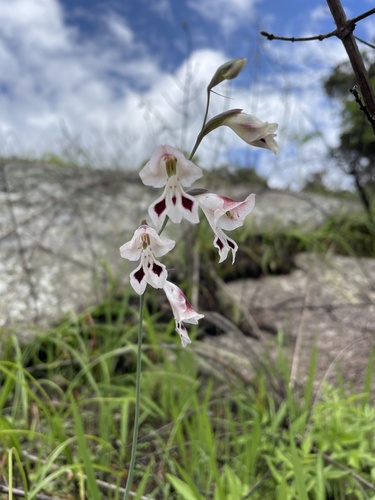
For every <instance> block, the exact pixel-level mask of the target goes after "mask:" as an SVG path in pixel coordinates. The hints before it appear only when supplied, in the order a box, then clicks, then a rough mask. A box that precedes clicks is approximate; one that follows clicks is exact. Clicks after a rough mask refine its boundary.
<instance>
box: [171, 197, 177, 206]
mask: <svg viewBox="0 0 375 500" xmlns="http://www.w3.org/2000/svg"><path fill="white" fill-rule="evenodd" d="M172 203H173V205H174V206H176V203H177V198H176V196H175V195H173V196H172Z"/></svg>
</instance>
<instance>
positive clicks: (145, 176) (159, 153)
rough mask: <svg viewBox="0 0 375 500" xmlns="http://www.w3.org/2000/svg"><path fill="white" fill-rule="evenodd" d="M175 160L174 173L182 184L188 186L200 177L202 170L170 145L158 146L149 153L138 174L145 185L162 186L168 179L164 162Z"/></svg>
mask: <svg viewBox="0 0 375 500" xmlns="http://www.w3.org/2000/svg"><path fill="white" fill-rule="evenodd" d="M169 159H175V160H176V175H177V177H178V179H179V181H180V182H181V184H182V185H183V186H190V185H191V184H192V183H193V182H195V181H196V180H197V179H199V178H200V177H202V170H201V168H199V167H198V166H197V165H195V163H193V162H192V161H190V160H188V159H186V158H185V156H184V155H183V154H182V153H181V152H180V151H178V149H175V148H173V147H172V146H168V145H164V146H158V147H157V148H156V149H155V150H154V152H153V153H152V155H151V158H150V160H149V161H148V162H147V163H146V165H145V166H144V167H143V168H142V170H141V171H140V173H139V175H140V177H141V179H142V182H143V184H145V185H146V186H153V187H163V186H165V185H166V183H167V180H168V173H167V168H166V162H167V161H168V160H169Z"/></svg>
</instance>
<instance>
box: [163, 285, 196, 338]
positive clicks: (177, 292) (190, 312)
mask: <svg viewBox="0 0 375 500" xmlns="http://www.w3.org/2000/svg"><path fill="white" fill-rule="evenodd" d="M163 290H164V291H165V294H166V296H167V298H168V300H169V302H170V304H171V307H172V311H173V316H174V318H175V322H176V331H177V333H178V334H179V335H180V338H181V342H182V346H183V347H185V346H186V345H187V344H190V343H191V340H190V339H189V335H188V333H187V331H186V328H185V326H184V325H183V323H182V322H183V321H185V322H186V323H193V324H198V320H200V319H201V318H203V317H204V316H203V314H199V313H197V312H196V311H195V309H194V308H193V307H192V305H191V304H190V302H189V301H188V299H187V298H186V297H185V295H184V293H183V291H182V290H181V289H180V288H178V286H177V285H174V284H173V283H171V282H170V281H166V282H165V284H164V286H163Z"/></svg>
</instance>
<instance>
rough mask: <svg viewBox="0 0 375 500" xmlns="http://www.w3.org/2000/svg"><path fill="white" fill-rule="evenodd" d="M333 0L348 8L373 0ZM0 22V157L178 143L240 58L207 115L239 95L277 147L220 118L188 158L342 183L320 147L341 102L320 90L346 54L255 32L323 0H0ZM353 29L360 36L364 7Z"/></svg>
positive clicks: (281, 182) (116, 159)
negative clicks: (224, 71) (272, 128)
mask: <svg viewBox="0 0 375 500" xmlns="http://www.w3.org/2000/svg"><path fill="white" fill-rule="evenodd" d="M343 6H344V9H345V11H346V14H347V16H348V17H355V16H357V15H359V14H361V13H362V12H365V11H367V10H369V9H371V8H373V0H347V1H343ZM0 26H1V29H0V156H3V157H4V156H5V157H9V156H23V157H29V158H43V157H44V158H45V157H48V155H57V156H60V157H63V158H66V159H68V160H69V159H71V160H73V161H75V162H78V163H81V164H90V165H92V166H94V167H98V168H99V167H116V168H129V169H138V168H139V167H140V166H141V165H142V164H143V163H144V162H145V161H147V159H148V158H149V156H150V154H151V153H152V151H153V149H154V148H155V147H156V146H157V145H158V144H169V145H171V146H174V147H177V148H180V149H182V150H183V151H187V152H189V151H190V150H191V148H192V146H193V144H194V142H195V137H196V135H197V133H198V132H199V129H200V126H201V123H202V119H203V114H204V108H205V95H206V90H205V89H206V86H207V84H208V83H209V81H210V80H211V77H212V76H213V74H214V73H215V71H216V69H217V68H218V66H220V65H221V64H222V63H224V62H225V61H227V60H230V59H233V58H236V57H246V58H247V59H248V64H247V66H246V68H245V69H244V70H243V71H242V73H241V74H240V76H239V77H238V78H237V79H236V80H233V81H231V82H223V83H222V84H220V86H218V87H217V88H216V90H217V92H218V93H219V94H220V95H214V96H213V99H212V107H211V109H210V116H213V115H214V114H217V113H220V112H222V111H224V110H226V109H229V108H241V109H243V110H244V112H246V113H249V114H253V115H256V116H257V117H258V118H260V119H261V120H263V121H268V122H277V123H278V124H279V128H278V136H277V140H278V143H279V147H280V152H279V153H278V154H277V155H276V156H275V155H273V153H272V152H270V151H267V150H263V149H258V148H253V147H250V146H248V145H246V144H244V143H243V142H241V140H240V139H239V138H237V136H236V135H235V134H234V133H233V132H232V131H231V130H230V129H228V128H227V127H220V128H219V129H217V130H215V131H214V132H212V133H211V134H210V135H209V136H207V137H206V138H205V140H204V141H203V142H202V145H201V146H200V148H199V150H198V160H197V162H199V165H200V166H202V167H204V168H216V167H219V166H221V165H236V166H241V167H246V168H247V167H254V168H256V170H257V172H258V173H259V174H260V175H263V176H265V177H266V178H267V179H268V182H269V184H270V186H271V187H278V188H287V187H288V188H291V189H298V188H300V187H301V186H302V184H303V182H304V181H305V180H306V179H308V178H309V177H310V176H311V175H312V174H313V173H314V172H323V173H324V176H325V181H326V183H327V185H328V186H330V187H336V188H349V187H350V185H351V184H350V183H351V180H350V179H349V178H346V177H345V176H343V175H342V174H341V173H340V171H339V170H338V169H337V167H336V166H335V165H334V164H333V163H332V160H330V159H329V158H328V151H329V149H330V148H332V147H334V146H335V145H337V142H338V137H339V131H340V130H339V125H340V114H339V107H338V104H337V103H335V102H333V101H332V100H330V99H328V98H327V97H326V96H325V94H324V92H323V90H322V81H323V79H324V78H326V77H327V75H329V74H330V72H331V71H332V69H333V68H334V67H335V65H336V64H338V63H340V62H342V61H345V60H346V54H345V52H344V49H343V47H342V44H341V42H340V41H339V40H338V39H337V38H334V37H333V38H330V39H328V40H325V41H323V42H319V41H315V42H304V43H291V42H282V41H269V40H267V39H265V38H264V37H262V36H261V35H260V34H259V32H260V31H261V30H264V31H268V32H271V33H274V34H277V35H283V36H310V35H317V34H320V33H326V32H329V31H332V30H333V29H334V28H335V26H334V22H333V19H332V17H331V15H330V12H329V9H328V7H327V5H326V2H325V0H304V1H301V0H284V1H282V2H281V1H280V0H0ZM355 33H356V34H357V35H358V36H359V37H361V38H363V39H365V40H367V41H369V42H373V41H374V33H375V16H372V17H369V18H368V19H366V20H363V21H361V22H360V23H358V25H357V28H356V31H355ZM364 47H365V46H364V45H360V48H361V50H364Z"/></svg>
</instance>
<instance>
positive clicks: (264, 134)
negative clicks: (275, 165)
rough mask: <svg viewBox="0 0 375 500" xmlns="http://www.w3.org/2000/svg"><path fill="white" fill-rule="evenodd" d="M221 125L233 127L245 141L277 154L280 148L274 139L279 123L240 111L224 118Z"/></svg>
mask: <svg viewBox="0 0 375 500" xmlns="http://www.w3.org/2000/svg"><path fill="white" fill-rule="evenodd" d="M221 125H226V126H227V127H229V128H231V129H232V130H233V132H235V133H236V134H237V135H238V136H239V137H241V139H242V140H243V141H245V142H247V143H248V144H250V145H252V146H256V147H259V148H265V149H270V150H271V151H273V152H274V153H275V154H276V153H277V152H278V150H279V146H278V144H277V142H276V141H275V139H274V137H275V136H276V134H275V133H274V132H275V131H276V129H277V127H278V124H277V123H268V122H262V120H259V118H257V117H256V116H253V115H248V114H246V113H241V112H239V113H237V114H231V115H230V116H228V117H227V118H225V119H224V120H222V122H221Z"/></svg>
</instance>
